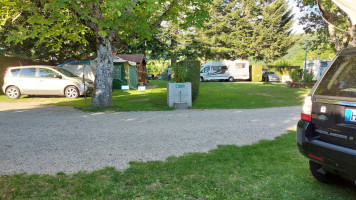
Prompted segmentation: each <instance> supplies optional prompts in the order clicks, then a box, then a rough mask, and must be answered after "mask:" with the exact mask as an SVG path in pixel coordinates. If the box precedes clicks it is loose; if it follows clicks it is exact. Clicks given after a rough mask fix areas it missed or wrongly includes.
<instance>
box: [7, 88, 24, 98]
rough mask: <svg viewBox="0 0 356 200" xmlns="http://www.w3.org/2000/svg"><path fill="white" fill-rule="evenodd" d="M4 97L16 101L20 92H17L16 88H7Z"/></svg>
mask: <svg viewBox="0 0 356 200" xmlns="http://www.w3.org/2000/svg"><path fill="white" fill-rule="evenodd" d="M6 95H7V96H8V97H9V98H10V99H18V98H20V96H21V92H20V90H19V88H18V87H16V86H11V87H9V88H7V90H6Z"/></svg>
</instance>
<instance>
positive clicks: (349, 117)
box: [297, 48, 356, 183]
mask: <svg viewBox="0 0 356 200" xmlns="http://www.w3.org/2000/svg"><path fill="white" fill-rule="evenodd" d="M297 145H298V148H299V150H300V152H301V153H302V154H303V155H305V156H306V157H307V158H308V159H309V160H310V161H309V167H310V170H311V173H312V174H313V176H314V177H315V178H316V179H317V180H319V181H321V182H325V183H331V182H332V181H333V179H334V177H335V175H339V176H342V177H344V178H347V179H350V180H352V181H355V180H356V48H348V49H344V50H342V51H340V53H339V54H338V55H337V56H336V57H335V59H334V60H333V62H332V63H331V65H330V66H329V67H328V68H327V69H326V72H325V73H324V74H323V76H322V77H321V79H320V80H319V81H318V82H317V83H316V85H315V86H314V87H313V89H312V91H311V92H310V94H309V95H308V96H307V97H306V98H305V100H304V104H303V108H302V113H301V120H300V121H299V122H298V126H297ZM355 183H356V182H355Z"/></svg>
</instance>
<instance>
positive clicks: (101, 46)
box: [91, 34, 114, 107]
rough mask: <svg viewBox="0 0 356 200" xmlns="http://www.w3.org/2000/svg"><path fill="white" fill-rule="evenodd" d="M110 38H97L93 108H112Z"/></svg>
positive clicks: (112, 67)
mask: <svg viewBox="0 0 356 200" xmlns="http://www.w3.org/2000/svg"><path fill="white" fill-rule="evenodd" d="M112 39H113V38H112V36H110V34H109V36H107V37H102V36H98V39H97V43H98V57H97V67H96V78H95V86H94V91H93V97H92V102H91V104H92V106H93V107H107V106H112V82H113V69H114V66H113V60H112V49H111V41H112Z"/></svg>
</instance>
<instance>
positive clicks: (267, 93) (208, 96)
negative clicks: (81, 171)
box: [0, 81, 310, 111]
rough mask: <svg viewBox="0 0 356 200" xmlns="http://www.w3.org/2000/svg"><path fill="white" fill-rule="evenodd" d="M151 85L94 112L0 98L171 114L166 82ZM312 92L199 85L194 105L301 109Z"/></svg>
mask: <svg viewBox="0 0 356 200" xmlns="http://www.w3.org/2000/svg"><path fill="white" fill-rule="evenodd" d="M150 84H151V85H157V87H156V88H154V89H148V90H146V91H138V90H130V91H122V90H114V91H113V106H111V107H109V108H105V109H100V108H92V107H91V106H90V103H91V98H90V97H88V98H87V106H85V103H84V98H78V99H75V100H71V99H67V98H65V97H54V98H53V97H47V98H43V97H31V98H28V97H27V96H23V97H21V98H20V99H17V100H11V99H8V98H7V97H6V96H5V95H1V96H0V102H13V103H17V102H40V103H42V104H52V105H62V106H72V107H74V108H78V109H82V110H87V111H104V110H112V111H139V110H142V111H148V110H172V109H171V108H169V107H168V106H167V89H166V82H165V81H151V82H150ZM309 91H310V89H303V88H287V87H286V86H285V85H279V84H278V85H277V84H252V83H244V84H239V83H223V82H208V83H207V82H203V83H201V85H200V92H199V97H198V99H197V100H196V101H195V102H194V103H193V108H195V109H243V108H264V107H280V106H293V105H301V104H302V101H303V98H304V96H305V95H307V94H308V92H309Z"/></svg>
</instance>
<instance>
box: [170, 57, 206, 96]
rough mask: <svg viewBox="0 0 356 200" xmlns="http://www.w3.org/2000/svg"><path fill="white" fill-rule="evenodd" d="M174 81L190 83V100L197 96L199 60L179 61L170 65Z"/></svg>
mask: <svg viewBox="0 0 356 200" xmlns="http://www.w3.org/2000/svg"><path fill="white" fill-rule="evenodd" d="M172 70H173V74H174V77H173V81H174V82H191V83H192V100H193V101H194V100H195V99H197V98H198V95H199V85H200V62H199V61H180V62H179V63H177V64H175V65H174V66H173V67H172Z"/></svg>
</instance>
